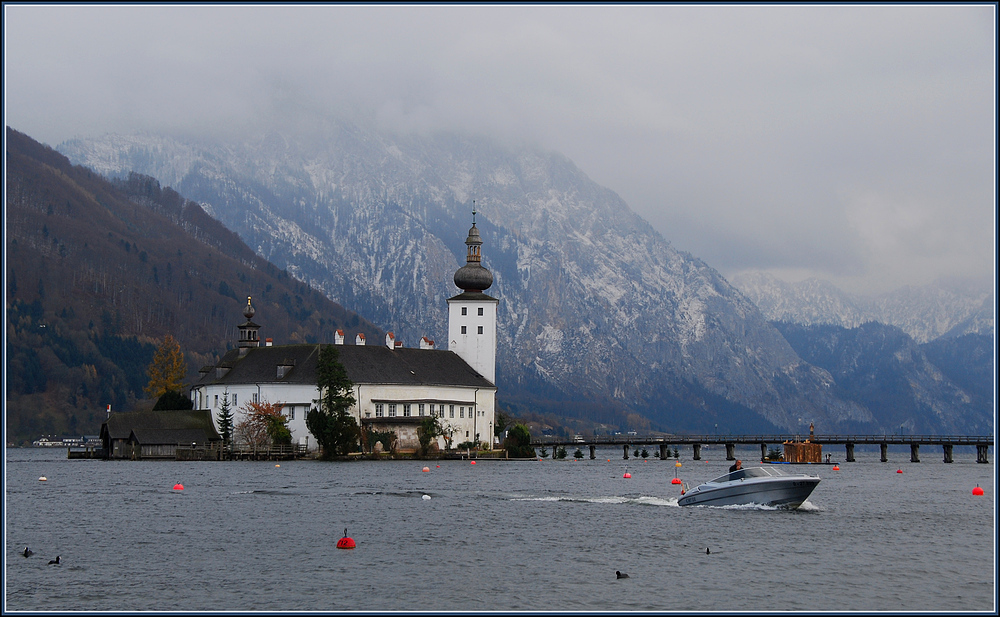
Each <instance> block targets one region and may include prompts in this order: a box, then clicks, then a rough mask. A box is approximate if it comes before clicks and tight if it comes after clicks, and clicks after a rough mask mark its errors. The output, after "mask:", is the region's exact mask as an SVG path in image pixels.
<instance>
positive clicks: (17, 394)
mask: <svg viewBox="0 0 1000 617" xmlns="http://www.w3.org/2000/svg"><path fill="white" fill-rule="evenodd" d="M6 165H7V199H6V212H5V216H6V221H7V236H6V242H7V244H6V259H5V269H6V277H5V284H6V291H7V297H6V311H7V320H6V328H7V337H6V344H7V367H6V368H7V383H6V392H5V400H6V405H5V412H6V423H7V424H6V426H7V442H8V443H22V442H25V441H31V440H33V439H37V438H38V436H39V435H41V434H56V435H59V434H63V433H69V434H80V433H91V434H95V433H97V432H98V430H99V429H100V423H101V422H102V421H103V419H104V417H105V409H106V407H107V405H109V404H110V405H113V406H114V408H115V409H118V410H128V409H130V408H134V407H135V406H137V405H141V404H144V402H143V401H142V396H143V394H142V389H143V387H144V386H145V385H146V382H147V377H146V375H145V369H146V367H147V366H148V364H149V362H150V360H151V359H152V357H153V352H154V351H155V348H156V346H157V345H158V344H159V342H160V341H161V340H162V339H163V337H164V336H165V335H167V334H172V335H173V336H174V337H175V338H176V339H177V340H178V341H179V342H180V344H181V348H182V350H183V351H184V353H185V357H186V360H187V365H188V372H189V380H193V379H194V378H195V377H196V375H197V370H198V369H199V368H200V367H201V366H203V365H206V364H209V363H213V362H215V360H216V359H217V358H218V357H219V355H221V354H222V353H224V352H225V351H226V349H227V348H229V347H231V346H233V345H234V344H235V341H236V338H237V331H236V326H237V325H238V324H239V323H241V322H242V321H244V317H243V315H242V311H243V307H244V306H245V305H246V302H247V296H252V297H253V304H254V307H255V309H256V311H257V313H256V316H255V317H254V320H255V321H256V322H257V323H260V324H261V325H262V329H261V336H262V337H270V338H273V339H274V341H275V344H281V343H285V342H289V343H290V342H319V341H323V342H332V341H333V333H334V331H335V330H337V329H338V328H339V329H344V330H345V331H346V332H347V333H348V336H349V337H353V336H354V334H355V333H357V332H364V333H365V334H366V336H368V337H371V338H372V339H373V340H379V338H381V337H382V336H383V332H382V331H381V330H380V329H379V328H377V327H375V326H374V325H372V324H371V323H370V322H368V321H366V320H364V319H362V318H360V317H359V316H358V315H357V314H355V313H353V312H350V311H347V310H345V309H344V308H343V307H341V306H340V305H338V304H336V303H334V302H331V301H330V300H328V299H327V298H325V297H324V296H323V295H322V294H320V293H319V292H317V291H315V290H314V289H312V288H310V287H309V286H308V285H307V284H305V283H303V282H301V281H299V280H296V279H295V278H294V277H292V276H290V275H289V274H288V272H287V271H284V270H280V269H278V268H277V267H275V266H274V265H272V264H270V263H269V262H267V261H265V260H264V259H262V258H260V257H258V256H257V255H255V253H254V251H252V250H251V249H250V248H249V247H247V246H246V245H245V244H244V243H243V242H242V240H240V239H239V237H238V236H237V235H236V234H234V233H232V232H230V231H228V230H227V229H226V228H225V227H224V226H223V225H221V224H220V223H218V222H217V221H215V220H214V219H212V218H211V217H210V216H208V215H207V214H206V213H205V211H204V210H203V209H202V208H201V207H200V206H198V205H197V204H196V203H194V202H192V201H189V200H187V199H184V198H183V197H181V196H180V195H179V194H178V193H176V192H175V191H173V190H171V189H169V188H163V187H161V186H160V185H159V183H158V182H157V181H156V180H154V179H152V178H148V177H145V176H139V175H136V174H132V175H130V176H129V177H128V178H127V179H124V180H121V181H116V182H114V183H111V182H109V181H107V180H106V179H104V178H102V177H101V176H100V175H98V174H95V173H93V172H92V171H90V170H88V169H86V168H83V167H78V166H77V167H74V166H73V165H71V164H70V163H69V161H68V160H67V159H66V158H65V157H64V156H62V155H61V154H59V153H57V152H55V151H54V150H52V149H51V148H48V147H46V146H43V145H41V144H38V143H37V142H35V141H34V140H32V139H31V138H29V137H28V136H26V135H23V134H21V133H18V132H17V131H14V130H11V129H10V128H8V129H7V151H6ZM408 343H415V341H412V342H408Z"/></svg>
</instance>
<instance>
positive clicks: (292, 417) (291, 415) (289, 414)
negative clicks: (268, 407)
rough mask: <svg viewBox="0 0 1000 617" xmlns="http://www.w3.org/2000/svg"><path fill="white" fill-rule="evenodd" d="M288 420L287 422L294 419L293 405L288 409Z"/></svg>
mask: <svg viewBox="0 0 1000 617" xmlns="http://www.w3.org/2000/svg"><path fill="white" fill-rule="evenodd" d="M288 419H289V420H294V419H295V405H292V406H291V407H289V408H288Z"/></svg>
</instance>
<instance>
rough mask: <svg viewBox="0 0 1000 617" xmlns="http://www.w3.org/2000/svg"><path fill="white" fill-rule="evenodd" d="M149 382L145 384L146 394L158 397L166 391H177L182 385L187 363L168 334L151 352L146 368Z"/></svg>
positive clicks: (177, 344) (178, 345)
mask: <svg viewBox="0 0 1000 617" xmlns="http://www.w3.org/2000/svg"><path fill="white" fill-rule="evenodd" d="M146 375H147V376H148V377H149V384H148V385H147V386H146V396H148V397H149V398H155V399H158V398H160V397H161V396H163V395H164V394H166V393H167V392H170V391H171V390H173V391H175V392H176V391H179V390H180V389H181V388H183V387H184V376H185V375H187V363H186V362H184V354H183V353H181V346H180V343H178V342H177V341H176V340H174V337H172V336H170V335H169V334H168V335H167V336H166V337H165V338H164V339H163V343H162V344H160V347H159V348H158V349H157V350H156V353H155V354H153V361H152V362H151V363H150V364H149V367H147V368H146Z"/></svg>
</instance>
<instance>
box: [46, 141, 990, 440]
mask: <svg viewBox="0 0 1000 617" xmlns="http://www.w3.org/2000/svg"><path fill="white" fill-rule="evenodd" d="M58 149H59V151H60V152H62V153H63V154H65V155H66V156H67V157H68V158H69V159H70V160H72V161H73V162H75V163H77V164H80V165H84V166H86V167H88V168H90V169H93V170H94V171H96V172H98V173H100V174H103V175H106V176H107V177H109V178H124V177H127V175H128V174H129V173H131V172H137V173H140V174H143V175H147V176H150V177H152V178H156V179H157V180H158V181H159V182H160V183H162V184H163V185H164V186H170V187H172V188H173V189H174V190H176V191H177V192H178V193H180V194H182V195H184V196H185V197H186V198H187V199H191V200H194V201H196V202H197V203H198V204H199V205H200V206H201V207H202V208H203V209H204V210H205V212H207V213H208V214H210V215H211V216H213V217H215V218H216V219H217V220H219V221H220V222H221V223H223V224H224V225H225V226H226V227H227V228H229V229H230V230H232V231H233V232H235V233H236V234H238V235H239V236H240V238H242V239H243V241H245V242H246V243H247V244H248V245H249V246H250V247H252V249H253V250H254V251H255V252H256V253H257V254H259V255H260V256H262V257H263V258H265V259H267V260H269V261H271V262H272V263H273V264H274V265H275V266H276V267H277V268H279V269H285V270H287V271H288V272H289V273H290V274H292V275H294V276H296V277H298V278H300V279H302V280H303V281H306V282H308V283H309V284H310V285H311V286H313V287H314V288H316V289H318V290H321V291H322V292H323V293H324V294H326V295H327V296H328V297H329V298H331V299H333V300H335V301H336V302H338V303H340V304H342V305H343V306H345V307H347V308H349V309H351V310H353V311H356V312H357V313H359V314H361V315H364V316H366V317H367V318H368V319H370V320H371V321H372V322H373V323H374V324H377V325H378V327H380V328H382V329H385V330H393V331H394V332H395V333H396V334H397V336H398V337H400V338H401V339H402V340H404V342H413V341H416V340H418V339H419V337H421V336H425V335H426V336H428V337H429V338H431V339H435V340H438V341H443V340H445V335H446V332H447V328H446V311H445V309H444V302H445V300H446V299H447V298H448V297H450V296H451V295H453V294H454V292H455V287H454V284H453V283H452V281H451V277H452V275H453V273H454V272H455V270H456V269H457V268H458V267H459V266H460V265H461V264H462V262H463V259H464V248H465V247H464V245H463V243H462V241H463V239H464V237H465V235H466V231H467V230H468V227H469V225H470V223H471V221H472V215H473V210H475V211H476V217H477V218H476V221H477V225H478V227H479V229H480V231H481V234H482V237H483V240H484V245H483V259H484V261H483V263H484V265H485V266H486V267H488V268H490V270H491V271H492V272H493V274H494V278H495V283H494V285H493V287H492V288H491V290H490V293H491V294H493V295H494V296H496V297H498V298H500V300H501V304H500V317H499V328H498V334H499V337H500V340H499V349H498V356H497V357H498V366H497V385H498V387H499V391H500V392H499V395H498V396H499V400H500V402H501V404H502V405H506V406H507V408H508V409H510V410H512V411H514V412H519V411H520V412H534V411H549V412H553V413H557V414H560V415H563V416H569V417H577V418H587V419H588V420H591V421H593V422H596V423H603V424H610V425H615V426H621V427H628V428H635V429H649V428H655V429H659V430H670V431H677V432H685V431H706V432H708V431H711V430H714V428H715V427H716V426H721V427H725V430H731V431H733V432H749V431H794V430H799V429H800V428H801V424H802V422H803V421H804V420H803V419H807V421H809V422H814V423H815V424H816V426H818V427H821V429H820V430H822V431H823V432H837V431H860V432H883V431H884V430H886V429H888V428H892V427H893V426H898V424H899V422H898V421H899V417H898V414H896V413H895V412H894V411H892V410H887V409H885V408H883V407H881V406H880V405H875V404H873V403H871V402H869V401H868V399H866V397H865V396H861V395H856V393H852V392H851V391H850V389H849V388H845V387H840V386H841V384H838V382H837V375H836V374H835V373H834V372H831V370H830V368H828V367H824V366H822V365H821V364H818V363H814V362H811V361H809V360H808V358H806V357H804V356H803V355H802V352H801V351H800V350H797V349H796V348H795V347H794V346H793V345H791V344H790V343H789V341H788V340H787V339H786V336H785V335H784V334H783V332H782V331H781V329H779V328H778V327H776V324H775V323H772V322H773V321H775V320H776V319H775V317H776V314H775V313H774V312H773V311H770V310H767V309H765V310H762V309H761V308H760V307H759V306H758V304H756V303H755V302H754V301H753V299H752V298H753V295H749V296H748V294H747V293H744V292H742V291H740V290H739V289H737V287H734V286H733V285H731V284H730V283H729V282H728V281H726V279H725V278H724V277H723V276H721V275H720V273H719V272H717V271H716V270H715V269H713V268H712V267H711V266H709V265H708V264H706V263H704V262H703V261H702V260H700V259H698V258H697V257H696V256H693V255H690V254H687V253H684V252H682V251H679V250H677V249H675V248H674V247H673V246H672V245H671V244H670V242H669V241H667V240H666V239H665V238H663V237H662V236H661V235H660V234H659V233H657V232H656V231H655V230H653V229H652V228H651V226H650V225H649V224H648V223H646V222H645V221H644V220H642V219H641V218H640V217H639V216H637V215H636V214H635V213H633V212H632V211H631V210H630V209H629V208H628V206H627V205H626V204H625V203H624V202H623V201H622V200H621V198H620V197H618V195H617V194H615V193H614V192H613V191H611V190H609V189H607V188H604V187H601V186H599V185H597V184H596V183H595V182H593V181H592V180H590V179H589V178H588V177H587V176H586V174H585V173H584V172H583V171H581V170H580V169H578V168H577V167H576V166H575V165H574V164H573V163H572V162H571V161H570V160H568V159H566V158H565V157H563V156H561V155H559V154H558V153H553V152H547V151H543V150H540V149H538V148H535V147H531V146H523V145H510V144H501V143H499V142H497V141H494V140H491V139H488V138H484V137H476V136H469V135H459V134H454V133H435V134H428V135H418V134H406V135H402V134H394V133H390V132H387V131H384V130H379V129H376V128H374V127H372V126H368V125H365V124H363V123H355V122H348V121H324V122H317V123H316V124H315V125H314V126H311V127H310V131H309V132H308V133H295V132H290V131H268V132H261V133H258V134H255V135H254V136H253V137H251V138H245V139H239V140H237V139H228V140H215V141H213V140H210V139H208V138H200V139H183V138H180V137H171V136H166V135H154V134H132V135H107V136H103V137H98V138H90V139H78V140H73V141H69V142H65V143H63V144H60V145H59V147H58ZM756 299H757V301H758V302H762V303H763V296H758V297H757V298H756ZM801 323H805V324H809V323H815V322H809V321H805V322H801ZM834 323H836V322H834ZM860 323H862V322H859V323H858V324H856V325H857V326H859V325H860ZM264 325H265V327H266V324H264ZM901 334H902V335H903V336H904V337H907V335H906V333H905V332H901ZM817 336H820V335H819V334H817ZM980 336H984V335H980ZM958 338H962V337H957V338H956V340H957V339H958ZM963 340H964V339H963ZM975 340H976V341H977V344H979V342H981V341H980V339H975ZM911 342H912V343H913V344H914V345H916V344H917V343H916V342H915V341H912V340H911ZM966 343H967V341H966ZM954 344H955V345H961V344H962V343H959V342H956V343H954ZM918 349H919V348H918ZM945 355H946V356H947V354H945ZM989 361H990V363H991V362H992V354H990V359H989ZM932 367H933V365H932ZM925 368H926V367H925ZM937 368H938V370H937V374H936V375H935V377H934V378H935V379H936V378H938V377H940V379H941V381H940V382H939V383H940V384H944V385H942V386H941V388H942V390H941V392H939V393H936V394H935V393H934V390H933V388H932V391H931V393H928V392H925V391H923V390H921V391H920V392H917V391H916V390H914V389H912V388H911V389H906V388H903V389H902V390H901V391H899V392H896V393H894V394H895V395H897V396H900V397H903V398H904V399H906V400H907V401H911V400H913V399H914V398H919V399H921V400H924V399H926V398H927V397H928V396H929V397H931V398H934V397H935V396H938V395H940V396H941V397H942V400H943V401H946V403H945V402H943V403H942V405H943V406H942V407H941V411H940V413H930V412H928V411H927V410H926V409H924V408H923V407H921V406H919V405H910V404H902V405H900V407H901V408H903V409H912V410H916V411H913V413H914V414H917V415H915V416H914V417H912V418H910V417H907V418H905V419H904V420H903V421H904V422H906V421H910V423H911V424H912V425H913V426H914V427H919V428H920V430H923V431H926V432H941V431H948V430H952V429H955V430H959V429H961V432H967V431H978V430H985V429H984V427H985V426H987V425H988V426H990V427H991V426H992V408H991V407H988V406H987V407H983V405H982V404H981V403H977V402H975V399H974V397H971V396H966V397H965V398H963V397H962V396H960V395H956V394H955V388H957V391H959V392H964V391H963V390H962V388H961V387H958V386H957V385H956V384H954V383H952V382H951V380H950V379H949V378H948V377H947V376H945V374H944V373H943V372H942V371H941V370H940V367H937ZM892 370H894V371H902V372H904V373H905V371H907V370H909V367H905V366H897V367H895V368H893V369H892ZM928 370H930V369H929V368H928ZM841 379H843V376H841ZM932 382H933V379H932V380H931V382H928V383H929V384H930V385H928V386H927V387H931V385H932ZM900 383H909V380H907V379H901V381H900ZM942 414H943V416H947V418H946V419H945V418H943V417H942Z"/></svg>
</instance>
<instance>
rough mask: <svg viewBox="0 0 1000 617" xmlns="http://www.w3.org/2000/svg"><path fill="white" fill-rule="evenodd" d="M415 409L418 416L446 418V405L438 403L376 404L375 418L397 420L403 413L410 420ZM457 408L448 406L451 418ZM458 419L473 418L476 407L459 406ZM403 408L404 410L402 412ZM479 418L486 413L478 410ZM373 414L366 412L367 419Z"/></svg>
mask: <svg viewBox="0 0 1000 617" xmlns="http://www.w3.org/2000/svg"><path fill="white" fill-rule="evenodd" d="M414 407H416V412H417V416H425V415H430V417H432V418H434V417H437V418H444V417H445V407H446V405H444V404H440V405H439V404H437V403H426V404H425V403H375V417H376V418H395V417H397V414H398V413H399V412H400V411H402V417H404V418H408V417H411V416H412V415H413V411H414ZM455 407H456V405H447V413H448V416H447V417H449V418H454V417H455ZM457 407H458V417H459V418H466V417H468V418H471V417H472V414H473V411H474V410H475V408H474V407H472V406H469V407H466V406H464V405H458V406H457ZM400 408H402V410H400ZM478 415H479V416H485V415H486V412H485V411H483V410H481V409H480V410H478ZM371 416H372V412H370V411H366V412H365V417H366V418H370V417H371Z"/></svg>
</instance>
